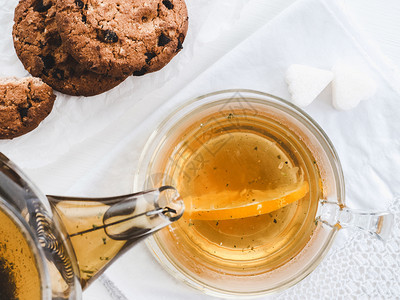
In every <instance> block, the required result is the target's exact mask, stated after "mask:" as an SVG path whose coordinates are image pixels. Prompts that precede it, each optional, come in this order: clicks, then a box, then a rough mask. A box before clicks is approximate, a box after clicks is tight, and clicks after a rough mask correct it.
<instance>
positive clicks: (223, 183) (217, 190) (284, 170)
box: [155, 108, 322, 281]
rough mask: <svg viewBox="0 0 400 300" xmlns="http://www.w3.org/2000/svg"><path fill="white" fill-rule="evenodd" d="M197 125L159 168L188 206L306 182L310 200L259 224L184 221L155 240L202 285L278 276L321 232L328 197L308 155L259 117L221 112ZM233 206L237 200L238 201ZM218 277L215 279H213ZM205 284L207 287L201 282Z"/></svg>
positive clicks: (254, 220)
mask: <svg viewBox="0 0 400 300" xmlns="http://www.w3.org/2000/svg"><path fill="white" fill-rule="evenodd" d="M204 115H205V116H204V117H203V119H201V120H198V121H193V122H192V124H191V125H189V126H187V127H186V128H185V129H184V130H182V131H181V132H180V133H179V134H177V135H176V138H175V140H174V141H173V142H171V143H169V144H168V145H167V144H165V145H164V146H163V147H164V148H165V149H166V150H165V153H164V154H163V155H162V156H163V157H165V158H164V159H163V160H161V161H158V162H156V163H155V165H156V169H157V170H158V171H159V172H160V173H164V174H165V175H164V177H163V183H164V184H168V183H169V184H172V185H174V186H175V187H176V188H177V189H178V191H179V192H180V194H181V196H182V198H183V200H184V201H185V206H186V207H190V206H191V203H190V199H192V197H193V196H199V197H201V196H203V199H204V195H206V197H210V199H208V200H207V202H212V201H213V199H212V197H213V196H215V195H217V194H218V195H221V193H222V194H223V193H224V191H227V192H229V191H235V192H238V193H237V194H240V193H241V192H242V191H246V192H249V191H250V193H251V191H252V190H261V191H262V190H278V191H279V190H285V189H287V188H288V187H291V186H295V185H296V184H302V183H303V182H307V183H308V185H309V187H310V189H309V192H308V193H307V194H306V195H305V196H304V197H302V198H301V199H299V200H298V201H295V202H293V203H291V204H289V205H287V206H285V207H283V208H281V209H278V210H276V211H273V212H271V213H266V214H262V215H257V216H251V217H245V218H235V219H228V220H227V219H226V217H224V220H219V219H218V218H216V219H215V220H197V219H191V218H190V217H189V216H188V215H187V214H186V215H185V214H184V216H183V218H182V219H181V220H179V221H178V222H176V223H173V224H172V225H170V227H169V228H168V229H165V230H163V231H161V232H160V233H158V234H157V237H156V241H157V243H158V244H159V246H160V247H161V249H162V251H163V252H164V253H166V254H167V257H169V258H170V259H171V262H172V263H173V264H174V265H175V266H177V267H178V268H179V269H181V270H182V271H183V272H184V273H187V274H189V275H190V276H192V277H194V278H197V276H198V275H199V274H202V275H201V277H202V278H204V273H208V272H209V273H210V274H211V275H210V279H209V280H210V281H213V280H215V274H223V275H225V274H231V275H239V276H247V275H255V274H262V273H265V272H269V271H272V270H274V269H276V268H278V267H280V266H282V265H284V264H285V263H287V262H289V261H290V260H291V259H293V258H294V257H295V256H296V255H297V254H298V253H299V252H300V251H301V250H302V249H303V248H304V247H305V246H306V244H307V243H308V241H309V240H310V237H311V235H312V233H313V230H315V228H316V224H315V215H316V211H317V205H318V199H319V197H320V194H321V193H322V191H321V187H320V176H319V171H318V168H317V165H316V163H315V160H314V158H313V156H312V155H311V153H310V151H309V150H308V148H307V147H306V146H305V145H304V143H303V142H302V141H301V140H300V139H299V138H298V136H297V135H296V134H294V133H293V131H291V130H289V129H288V128H287V127H286V125H285V126H284V125H282V124H281V123H280V122H279V120H277V119H276V117H274V118H270V117H269V116H268V115H263V113H262V112H257V111H256V110H254V109H240V108H239V109H232V108H229V109H228V108H227V109H223V108H222V109H220V110H219V111H216V112H214V113H211V114H210V113H209V112H207V113H205V114H204ZM234 200H235V199H232V201H234ZM210 270H212V272H210ZM199 280H203V279H199Z"/></svg>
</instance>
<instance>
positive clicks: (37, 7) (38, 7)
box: [33, 0, 51, 12]
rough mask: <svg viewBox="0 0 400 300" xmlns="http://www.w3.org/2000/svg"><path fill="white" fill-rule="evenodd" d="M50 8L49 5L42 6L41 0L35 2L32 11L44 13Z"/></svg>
mask: <svg viewBox="0 0 400 300" xmlns="http://www.w3.org/2000/svg"><path fill="white" fill-rule="evenodd" d="M50 7H51V3H49V4H47V5H44V4H43V0H37V1H36V3H35V6H34V8H33V10H34V11H37V12H45V11H48V10H49V8H50Z"/></svg>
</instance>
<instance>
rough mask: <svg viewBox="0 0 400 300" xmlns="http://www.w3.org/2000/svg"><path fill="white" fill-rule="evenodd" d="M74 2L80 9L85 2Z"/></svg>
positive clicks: (77, 0)
mask: <svg viewBox="0 0 400 300" xmlns="http://www.w3.org/2000/svg"><path fill="white" fill-rule="evenodd" d="M75 4H76V6H78V8H80V9H82V8H83V7H84V6H85V3H83V2H82V0H75Z"/></svg>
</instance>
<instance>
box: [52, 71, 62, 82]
mask: <svg viewBox="0 0 400 300" xmlns="http://www.w3.org/2000/svg"><path fill="white" fill-rule="evenodd" d="M53 77H54V78H56V79H58V80H64V71H63V70H60V69H55V70H54V72H53Z"/></svg>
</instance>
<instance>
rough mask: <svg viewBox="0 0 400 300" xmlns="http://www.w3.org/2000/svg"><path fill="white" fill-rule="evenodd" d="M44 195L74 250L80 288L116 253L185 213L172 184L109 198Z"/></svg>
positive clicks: (101, 269) (122, 251) (95, 275)
mask: <svg viewBox="0 0 400 300" xmlns="http://www.w3.org/2000/svg"><path fill="white" fill-rule="evenodd" d="M47 198H48V199H49V202H50V204H51V207H52V210H53V212H54V213H55V215H57V216H58V217H59V219H60V221H61V223H62V224H63V225H64V227H65V231H66V236H67V237H68V239H69V240H70V243H71V245H72V248H73V250H74V252H75V255H76V259H77V264H78V266H79V269H80V277H81V284H82V287H86V286H87V284H88V283H89V282H91V281H92V280H93V279H94V278H96V277H97V276H98V275H100V274H101V273H102V272H103V271H104V270H105V269H106V268H107V267H108V266H109V265H110V263H111V262H112V261H114V260H115V259H116V258H117V257H118V256H119V255H121V254H122V253H124V252H125V251H126V250H128V249H129V248H131V247H132V246H134V245H135V244H136V243H137V242H139V241H141V240H142V239H144V238H145V237H147V236H149V235H151V234H153V233H154V232H156V231H158V230H160V229H162V228H164V227H166V226H168V225H169V224H171V222H174V221H176V220H178V219H179V218H180V217H181V216H182V214H183V212H184V203H183V201H182V199H181V197H180V195H179V193H178V191H177V190H176V189H175V188H173V187H171V186H162V187H160V188H158V189H153V190H148V191H144V192H139V193H134V194H129V195H123V196H116V197H109V198H72V197H60V196H47Z"/></svg>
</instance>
